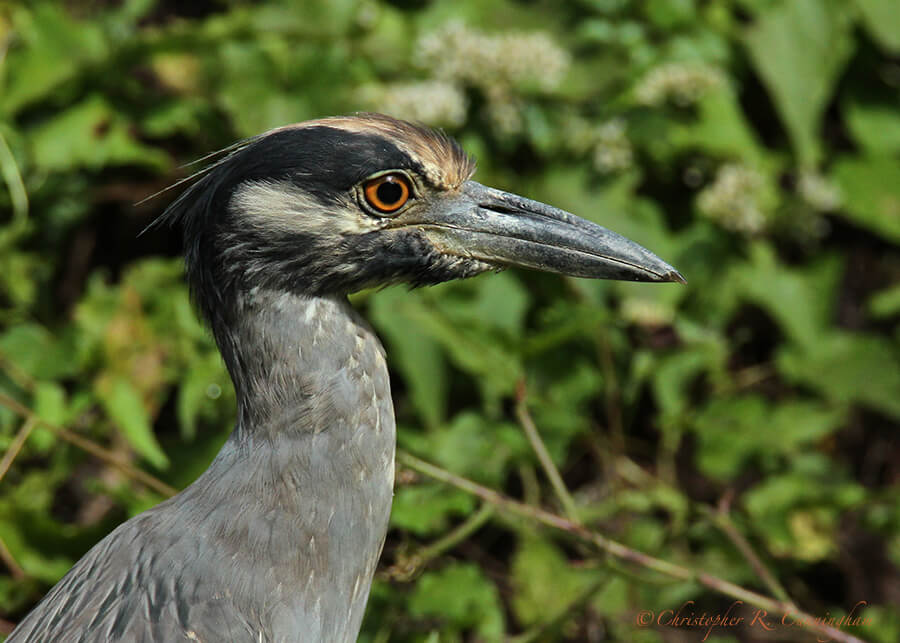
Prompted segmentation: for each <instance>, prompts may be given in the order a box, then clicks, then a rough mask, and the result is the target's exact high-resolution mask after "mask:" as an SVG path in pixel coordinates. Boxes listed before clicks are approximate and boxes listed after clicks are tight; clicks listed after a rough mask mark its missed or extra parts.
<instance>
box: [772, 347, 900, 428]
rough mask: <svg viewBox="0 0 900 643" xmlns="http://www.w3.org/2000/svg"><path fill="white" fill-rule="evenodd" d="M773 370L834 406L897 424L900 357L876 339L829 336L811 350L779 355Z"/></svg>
mask: <svg viewBox="0 0 900 643" xmlns="http://www.w3.org/2000/svg"><path fill="white" fill-rule="evenodd" d="M777 363H778V370H779V371H780V372H781V373H782V374H783V375H784V376H785V377H787V378H788V379H790V380H793V381H795V382H798V383H802V384H804V385H806V386H809V387H810V388H812V389H814V390H817V391H819V392H821V393H822V394H823V395H825V396H826V397H827V398H828V399H830V400H832V401H834V402H838V403H858V404H862V405H863V406H867V407H870V408H873V409H876V410H878V411H881V412H882V413H884V414H886V415H888V416H891V417H893V418H895V419H900V395H898V394H897V393H898V391H900V355H898V352H897V348H896V346H895V345H894V344H893V343H892V342H890V341H888V340H886V339H883V338H882V337H879V336H877V335H866V334H862V333H847V332H832V333H830V334H828V335H825V336H822V337H820V338H819V340H818V341H817V342H816V343H815V344H812V345H807V346H799V345H792V346H789V347H786V348H785V349H783V350H782V351H780V352H779V354H778V356H777Z"/></svg>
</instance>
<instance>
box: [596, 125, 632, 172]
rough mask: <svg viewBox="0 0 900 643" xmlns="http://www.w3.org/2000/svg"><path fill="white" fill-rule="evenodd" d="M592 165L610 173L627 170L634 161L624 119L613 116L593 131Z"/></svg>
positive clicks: (600, 170) (598, 169) (599, 170)
mask: <svg viewBox="0 0 900 643" xmlns="http://www.w3.org/2000/svg"><path fill="white" fill-rule="evenodd" d="M594 136H595V138H596V141H597V142H596V144H595V145H594V167H595V168H596V169H597V171H598V172H602V173H610V172H618V171H621V170H627V169H628V168H629V167H631V165H632V163H633V161H634V152H633V149H632V147H631V141H630V140H628V134H627V133H626V131H625V121H624V119H621V118H613V119H611V120H608V121H606V122H605V123H602V124H601V125H600V126H599V127H597V128H596V130H595V132H594Z"/></svg>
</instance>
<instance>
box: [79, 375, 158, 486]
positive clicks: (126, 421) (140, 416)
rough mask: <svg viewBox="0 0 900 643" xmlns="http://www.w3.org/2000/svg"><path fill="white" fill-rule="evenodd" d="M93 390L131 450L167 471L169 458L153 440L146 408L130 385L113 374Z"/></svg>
mask: <svg viewBox="0 0 900 643" xmlns="http://www.w3.org/2000/svg"><path fill="white" fill-rule="evenodd" d="M95 391H96V393H97V397H98V398H99V399H100V402H101V404H102V405H103V409H104V410H105V411H106V412H107V413H108V414H109V417H110V418H111V419H112V420H113V421H114V422H115V423H116V425H117V426H118V427H119V430H120V431H121V432H122V435H123V436H124V437H125V439H126V440H127V441H128V443H129V444H130V445H131V446H132V447H133V448H134V450H135V451H136V452H137V453H138V454H140V455H141V456H143V457H144V458H146V459H147V461H148V462H149V463H150V464H152V465H153V466H154V467H156V468H157V469H164V468H166V467H167V466H168V464H169V459H168V458H167V457H166V454H165V453H164V452H163V450H162V448H161V447H160V446H159V443H158V442H157V441H156V436H155V435H154V434H153V428H152V427H151V426H150V416H149V414H148V413H147V408H146V407H145V406H144V402H143V401H142V400H141V396H140V395H139V394H138V392H137V391H136V390H135V388H134V387H133V386H132V385H131V383H130V382H129V381H128V380H127V379H125V378H122V377H119V376H115V375H113V376H110V377H107V378H103V379H101V380H99V381H98V384H97V386H96V387H95Z"/></svg>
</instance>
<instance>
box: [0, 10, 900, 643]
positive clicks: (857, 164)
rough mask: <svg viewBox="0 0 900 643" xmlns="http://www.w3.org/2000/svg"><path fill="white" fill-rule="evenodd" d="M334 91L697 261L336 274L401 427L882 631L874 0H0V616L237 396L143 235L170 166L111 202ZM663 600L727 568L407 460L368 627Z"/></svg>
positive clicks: (189, 474) (884, 424)
mask: <svg viewBox="0 0 900 643" xmlns="http://www.w3.org/2000/svg"><path fill="white" fill-rule="evenodd" d="M359 110H373V111H385V112H388V113H391V114H393V115H395V116H399V117H405V118H411V119H418V120H422V121H425V122H427V123H429V124H432V125H436V126H440V127H443V128H445V129H446V130H447V131H448V132H449V133H451V134H453V135H454V136H456V137H457V138H458V139H459V140H460V141H461V142H462V143H463V145H464V146H465V147H466V149H467V150H468V151H470V152H471V153H473V154H474V155H475V156H476V157H477V158H478V161H479V170H478V173H477V175H476V178H477V179H478V180H479V181H480V182H482V183H486V184H490V185H494V186H496V187H501V188H504V189H508V190H512V191H516V192H518V193H521V194H524V195H527V196H529V197H532V198H536V199H540V200H543V201H547V202H549V203H552V204H554V205H557V206H559V207H562V208H565V209H567V210H570V211H573V212H575V213H577V214H579V215H581V216H584V217H587V218H589V219H592V220H594V221H596V222H599V223H601V224H602V225H605V226H607V227H609V228H612V229H613V230H616V231H617V232H620V233H622V234H625V235H626V236H628V237H630V238H632V239H635V240H636V241H638V242H640V243H641V244H643V245H645V246H647V247H648V248H650V249H652V250H653V251H654V252H656V253H657V254H659V255H660V256H661V257H663V258H664V259H666V260H667V261H669V262H671V263H672V264H674V265H675V266H676V267H678V268H679V269H680V270H681V272H682V273H683V274H684V275H685V276H686V277H687V279H688V281H689V285H688V286H686V287H684V286H677V285H670V284H666V285H652V284H631V283H627V284H623V283H613V282H590V281H585V280H575V279H563V278H559V277H555V276H550V275H541V274H535V273H525V272H508V273H501V274H497V275H485V276H482V277H479V278H476V279H473V280H470V281H467V282H458V283H450V284H444V285H442V286H439V287H435V288H431V289H423V290H419V291H415V292H411V293H408V292H406V291H405V290H404V289H403V288H390V289H386V290H382V291H377V292H375V291H373V292H366V293H360V294H358V295H356V296H354V297H353V301H354V302H355V303H356V304H358V306H359V307H360V308H361V309H362V310H363V311H364V312H365V314H366V315H367V317H368V318H369V319H370V320H371V321H372V323H373V325H374V326H375V327H376V329H377V330H378V332H379V333H380V335H381V336H382V338H383V339H384V341H385V344H386V347H387V349H388V354H389V362H390V364H391V368H392V376H393V378H394V380H393V386H394V390H395V405H396V409H397V417H398V424H399V443H400V447H401V448H402V449H405V450H406V451H408V452H411V453H413V454H416V455H417V456H419V457H421V458H423V459H424V460H427V461H430V462H434V463H436V464H437V465H439V466H440V467H443V468H445V469H447V470H449V471H451V472H453V473H455V474H457V475H459V476H462V477H465V478H468V479H470V480H473V481H475V482H478V483H480V484H482V485H485V486H487V487H490V488H493V489H495V490H497V491H499V492H500V493H502V494H504V495H506V496H509V497H512V498H515V499H517V500H520V501H521V502H523V503H526V504H527V505H529V506H533V507H543V508H544V509H546V510H548V511H551V512H553V513H555V514H559V515H569V516H570V517H572V518H574V519H576V520H578V521H580V522H582V523H583V524H584V525H586V526H587V527H588V528H589V529H590V530H592V531H594V532H597V533H601V534H604V535H607V536H609V537H611V538H614V539H616V540H618V541H620V542H622V543H624V544H627V545H628V546H630V547H633V548H636V549H638V550H640V551H644V552H647V553H649V554H652V555H653V556H656V557H658V558H661V559H664V560H667V561H672V562H675V563H678V564H679V565H683V566H685V567H688V568H691V569H695V570H701V571H702V570H705V571H709V572H712V573H715V574H716V575H718V576H721V577H723V578H726V579H728V580H730V581H732V582H735V583H737V584H740V585H742V586H745V587H748V588H751V589H754V590H756V591H759V592H760V593H763V594H766V595H773V594H776V593H779V592H783V593H785V594H786V595H789V596H790V597H791V598H792V599H793V600H794V601H796V602H797V604H798V605H799V606H800V607H801V608H803V609H804V610H805V611H807V612H809V613H810V614H812V615H815V616H825V615H828V614H830V615H832V616H839V615H840V614H843V613H846V612H847V611H848V610H850V609H851V608H852V607H853V606H854V605H855V604H856V603H857V602H858V601H866V602H867V605H866V606H865V607H864V611H863V615H864V616H866V617H868V618H869V619H871V622H870V623H869V624H867V625H866V626H865V627H859V628H851V630H850V631H852V632H853V633H854V634H856V635H857V636H860V637H861V638H864V639H866V640H871V641H885V642H893V641H897V640H900V608H898V605H900V573H898V568H900V493H898V489H900V438H898V421H900V345H898V340H900V325H898V322H900V285H898V283H900V253H898V245H900V160H898V159H900V8H898V5H897V3H896V0H853V1H849V0H847V1H840V0H781V1H780V0H706V1H703V0H578V1H575V2H566V3H563V2H550V1H542V0H532V1H526V0H522V1H520V2H514V1H512V0H510V1H506V2H485V1H483V0H462V1H455V2H442V1H437V0H435V1H433V2H428V1H425V0H421V1H415V0H408V1H400V0H398V1H395V2H386V1H374V0H365V1H359V0H333V1H325V0H320V1H313V2H296V3H291V2H261V3H242V2H207V1H201V2H190V3H186V2H175V1H172V0H170V1H166V0H160V1H158V2H154V0H125V1H119V0H109V1H96V2H90V1H87V0H83V1H82V0H73V1H71V2H55V3H54V2H46V1H41V0H33V1H29V2H27V3H8V2H6V3H4V2H0V394H2V396H3V397H2V400H0V401H2V404H0V406H2V408H0V453H5V454H6V456H5V457H4V458H3V460H2V461H0V473H2V475H3V478H2V480H0V545H2V546H0V617H2V618H3V619H5V624H3V626H4V627H5V631H6V632H8V631H9V628H10V625H11V624H12V623H14V622H16V621H17V620H18V619H20V618H21V617H22V616H23V615H24V613H26V612H27V610H28V609H29V608H30V607H31V606H32V605H33V604H34V603H35V602H36V601H37V600H38V599H39V598H40V596H41V595H42V594H43V593H44V592H45V591H46V590H47V588H48V587H49V586H50V585H51V584H53V583H54V582H55V581H56V580H58V579H59V578H60V577H61V575H62V574H64V573H65V571H66V570H67V569H68V567H69V566H70V565H71V564H72V563H73V562H74V561H75V560H77V559H78V558H79V557H80V556H81V555H82V554H83V553H84V552H85V551H86V550H87V549H88V548H89V547H90V546H91V545H92V543H94V542H96V541H97V540H98V539H100V538H101V537H102V536H103V535H104V534H105V533H107V532H108V531H109V530H110V529H112V528H113V527H114V526H115V525H116V524H118V523H119V522H120V521H122V520H124V519H126V518H127V517H129V516H132V515H134V514H136V513H138V512H140V511H142V510H143V509H146V508H147V507H149V506H151V505H153V504H155V503H157V502H159V501H160V500H161V499H162V498H163V497H164V495H163V494H162V493H161V492H160V491H159V489H158V488H157V489H156V490H155V489H154V488H152V487H151V486H148V485H147V484H145V483H144V482H142V481H141V480H139V479H137V478H136V477H135V474H134V471H135V470H138V469H139V470H143V471H146V472H148V473H150V474H152V475H153V476H155V477H157V478H159V479H161V480H163V481H164V482H166V483H167V484H169V485H171V486H173V487H176V488H180V487H183V486H184V485H186V484H188V483H189V482H190V481H191V480H192V479H194V478H195V477H196V476H197V475H198V474H199V472H200V471H202V470H203V469H204V468H205V466H206V465H207V463H208V462H209V460H210V459H211V458H212V456H213V455H214V454H215V452H216V450H217V449H218V447H219V445H220V444H221V443H222V441H223V440H224V438H225V437H226V436H227V434H228V432H229V430H230V427H231V422H232V416H233V412H234V408H233V407H234V397H233V391H232V389H231V385H230V383H229V381H228V379H227V376H226V374H225V373H224V370H223V366H222V363H221V361H220V359H219V357H218V354H217V352H216V350H215V347H214V345H213V343H212V341H211V339H210V337H209V335H208V334H207V332H206V330H205V329H204V328H203V327H202V326H201V325H200V323H199V322H198V321H197V319H196V316H195V314H194V311H193V309H192V306H191V304H190V301H189V298H188V295H187V292H186V289H185V286H184V283H183V279H182V264H181V261H180V259H178V250H179V244H180V241H179V238H178V237H179V235H178V234H177V233H176V232H168V231H166V230H153V231H151V232H148V233H147V234H144V235H142V236H138V233H139V232H140V231H141V230H142V229H143V228H144V227H145V226H146V225H147V224H149V223H150V222H151V221H152V220H153V219H154V218H155V217H156V216H158V215H159V214H160V212H161V211H162V210H163V209H164V208H165V206H166V204H167V203H168V202H169V201H170V200H171V199H172V198H173V197H174V195H175V194H177V190H174V191H171V192H166V193H164V194H162V195H160V196H158V197H156V198H154V199H151V200H150V201H148V202H145V203H142V204H139V205H135V203H136V202H138V201H140V200H141V199H143V198H145V197H147V196H149V195H151V194H153V193H155V192H157V191H158V190H160V189H162V188H164V187H166V186H167V185H169V184H171V183H173V182H175V181H176V180H178V179H179V178H182V177H185V176H187V175H189V174H190V172H191V171H192V170H193V169H195V168H196V167H198V166H189V167H184V164H185V163H188V162H190V161H191V160H193V159H196V158H199V157H201V156H203V155H205V154H207V153H209V152H210V151H212V150H215V149H219V148H222V147H224V146H226V145H228V144H229V143H231V142H233V141H234V140H236V139H239V138H242V137H246V136H249V135H253V134H256V133H258V132H260V131H263V130H265V129H267V128H270V127H275V126H278V125H283V124H286V123H290V122H296V121H302V120H305V119H308V118H315V117H320V116H325V115H330V114H341V113H350V112H354V111H359ZM517 391H518V394H519V396H518V397H517ZM517 400H518V401H517ZM17 405H20V406H17ZM23 407H24V408H23ZM517 410H518V413H517V412H516V411H517ZM523 411H525V412H526V413H527V415H528V417H530V418H531V419H533V421H534V424H535V426H536V427H537V430H538V432H539V434H540V436H541V438H542V441H543V443H544V444H545V446H546V449H547V451H548V452H549V454H550V457H551V459H552V461H553V462H554V463H555V467H556V468H558V469H559V471H560V473H561V476H562V480H563V483H564V486H565V487H566V489H565V490H558V489H557V490H554V487H553V486H552V485H551V484H550V483H549V482H548V480H549V478H548V475H547V472H546V470H545V467H543V466H542V465H541V464H540V462H539V460H538V457H537V456H536V454H535V449H534V448H533V447H532V446H531V444H530V443H529V440H528V439H527V437H526V434H525V433H524V432H523V429H522V426H521V421H520V420H522V416H523ZM29 414H31V415H29ZM29 417H31V418H32V419H31V420H29V419H28V418H29ZM37 418H39V419H40V421H38V420H37ZM525 419H526V420H527V418H525ZM60 428H65V429H66V430H67V431H69V432H71V434H75V436H76V438H75V441H74V442H73V439H72V438H71V434H69V433H65V432H60V430H59V429H60ZM78 436H80V437H81V438H83V439H85V440H87V443H86V444H85V443H78V442H77V437H78ZM91 445H100V446H102V447H103V448H105V449H107V450H108V452H109V453H108V455H107V456H106V457H105V458H103V457H100V458H98V457H96V456H95V455H90V454H88V453H86V452H85V450H84V447H85V446H87V447H88V448H91ZM110 458H116V459H118V460H119V461H120V462H124V463H125V470H124V471H123V467H114V466H111V465H110V464H109V459H110ZM742 546H744V550H743V552H742ZM423 548H424V549H423ZM748 550H749V551H750V552H755V553H752V554H749V557H748V553H747V551H748ZM754 557H756V558H758V559H759V563H760V564H761V565H763V566H764V567H766V568H767V569H768V570H770V572H771V575H772V576H774V578H776V579H777V581H772V580H770V581H768V582H766V581H764V580H763V579H762V577H761V576H760V574H759V573H757V571H756V570H755V569H754V566H753V565H752V564H751V563H750V562H749V560H750V559H752V558H754ZM685 601H694V602H695V605H694V608H693V609H695V610H696V612H697V613H698V614H699V613H701V612H704V611H705V612H707V613H711V614H715V613H724V612H725V610H726V609H727V608H728V606H729V605H731V603H732V602H733V599H732V598H729V597H726V596H722V595H720V594H718V593H716V592H713V591H710V590H709V589H707V588H704V587H703V586H701V584H699V583H697V582H695V581H690V580H688V581H673V580H672V579H670V578H666V577H665V576H663V575H661V574H658V573H656V572H653V571H651V570H648V569H645V568H642V567H641V566H640V565H633V564H626V563H623V562H621V561H618V562H617V561H615V560H612V559H609V558H608V557H605V556H604V555H602V554H600V553H599V552H598V550H597V549H595V548H592V547H590V546H587V545H585V544H584V543H583V542H582V541H580V540H577V539H575V538H573V537H572V535H571V534H568V533H566V532H565V531H561V530H555V529H550V528H547V527H542V526H540V525H539V524H538V523H537V522H536V521H534V520H531V519H528V518H522V517H514V516H511V515H509V514H508V513H506V512H500V511H496V510H493V509H492V508H491V505H490V504H488V505H485V506H481V505H480V501H479V500H477V499H475V498H474V497H473V496H471V495H469V494H467V493H465V492H464V491H461V490H459V489H457V488H454V487H453V486H450V485H446V484H443V483H439V482H434V481H432V480H430V479H429V478H428V477H426V476H423V475H420V474H417V473H414V472H412V471H410V470H409V469H405V468H401V469H400V472H399V477H398V484H397V491H396V497H395V502H394V510H393V515H392V528H391V531H390V533H389V535H388V542H387V545H386V548H385V553H384V556H383V558H382V563H381V566H380V569H379V572H378V577H377V580H376V584H375V586H374V588H373V592H372V597H371V599H370V603H369V612H368V615H367V618H366V622H365V625H364V630H363V635H362V640H363V641H379V642H383V641H401V642H405V641H429V642H438V641H448V642H450V641H495V640H502V639H504V638H506V637H516V638H515V639H514V640H516V641H520V642H521V641H536V640H546V641H600V640H622V641H648V642H649V641H669V640H674V639H673V637H677V636H679V635H680V636H688V637H689V638H688V639H687V640H700V639H701V638H702V636H703V632H702V630H696V631H691V630H687V629H685V628H672V627H669V628H666V627H661V628H654V627H638V626H637V625H636V615H639V613H640V611H641V610H652V611H653V612H654V613H658V612H660V611H662V610H665V609H677V608H678V607H679V606H680V605H682V604H683V603H684V602H685ZM747 613H749V610H748V612H745V615H746V614H747ZM779 633H780V635H781V636H782V637H783V638H782V640H811V637H809V636H808V635H806V634H805V633H804V632H802V631H799V630H798V631H794V632H790V631H783V630H782V631H779ZM761 635H762V633H761V632H758V631H755V630H751V629H747V628H745V629H740V628H739V629H737V630H728V629H718V630H715V631H714V632H713V633H712V637H711V638H709V639H707V640H711V641H712V640H714V641H732V640H739V639H738V637H743V639H741V640H752V638H753V637H755V636H761ZM804 637H805V638H804ZM681 640H684V639H681Z"/></svg>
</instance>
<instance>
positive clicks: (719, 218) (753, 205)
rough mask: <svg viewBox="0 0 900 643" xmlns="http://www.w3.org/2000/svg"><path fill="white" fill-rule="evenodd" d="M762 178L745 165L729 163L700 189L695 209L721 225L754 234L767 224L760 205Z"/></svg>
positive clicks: (765, 215) (763, 183) (763, 182)
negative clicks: (709, 182)
mask: <svg viewBox="0 0 900 643" xmlns="http://www.w3.org/2000/svg"><path fill="white" fill-rule="evenodd" d="M764 189H765V179H764V178H763V176H762V174H760V173H759V172H757V171H756V170H754V169H752V168H749V167H747V166H745V165H740V164H737V163H730V164H726V165H723V166H722V167H720V168H719V170H718V172H716V178H715V180H714V181H713V183H712V185H710V186H709V187H707V188H705V189H704V190H703V191H701V192H700V195H699V196H698V197H697V208H698V209H699V210H700V212H701V213H702V214H703V215H704V216H707V217H709V218H710V219H712V220H713V221H715V222H717V223H718V224H719V225H721V226H722V227H723V228H727V229H729V230H734V231H735V232H743V233H746V234H755V233H759V232H762V231H763V230H764V229H765V227H766V224H767V223H768V216H767V214H766V211H765V209H764V207H763V204H762V201H763V190H764Z"/></svg>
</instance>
